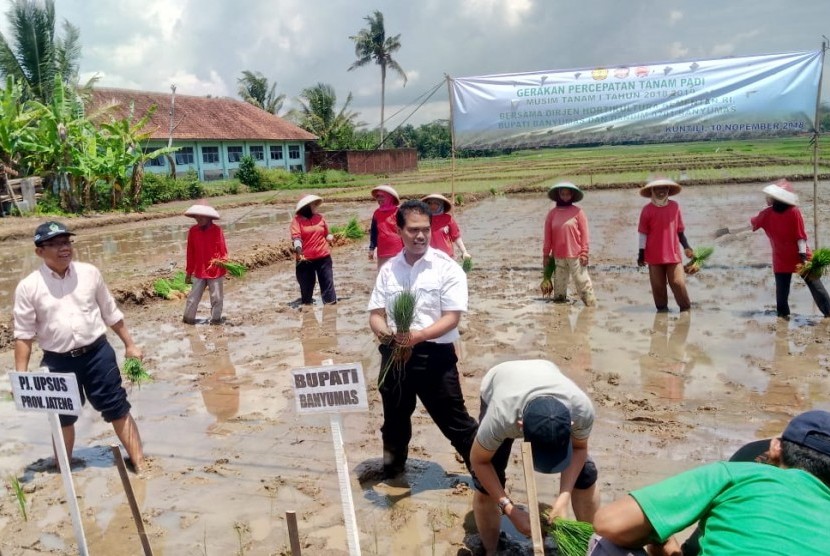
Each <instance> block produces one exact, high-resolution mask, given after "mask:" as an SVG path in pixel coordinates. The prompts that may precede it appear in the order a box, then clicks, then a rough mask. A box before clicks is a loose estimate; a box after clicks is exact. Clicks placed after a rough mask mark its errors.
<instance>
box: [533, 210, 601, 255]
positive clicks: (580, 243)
mask: <svg viewBox="0 0 830 556" xmlns="http://www.w3.org/2000/svg"><path fill="white" fill-rule="evenodd" d="M544 237H545V239H544V242H543V244H542V255H551V254H553V257H554V258H555V259H575V258H577V257H579V256H580V255H588V243H589V240H590V237H589V235H588V219H587V218H586V217H585V213H584V212H583V211H582V209H581V208H579V207H578V206H576V205H570V206H566V207H553V208H552V209H550V212H548V217H547V218H546V219H545V236H544Z"/></svg>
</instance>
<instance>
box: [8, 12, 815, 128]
mask: <svg viewBox="0 0 830 556" xmlns="http://www.w3.org/2000/svg"><path fill="white" fill-rule="evenodd" d="M55 4H56V11H57V15H58V20H59V21H63V19H67V20H69V21H70V22H71V23H73V24H74V25H76V26H77V27H79V28H80V30H81V44H82V47H83V51H82V59H81V73H82V78H84V79H86V78H88V77H90V76H92V75H98V76H100V78H101V79H100V82H99V83H100V85H101V86H108V87H121V88H130V89H145V90H152V91H169V90H170V85H171V84H173V83H175V84H176V86H177V94H191V95H207V94H211V95H219V96H232V97H237V96H238V95H237V79H238V78H239V76H240V74H241V72H242V71H243V70H246V69H247V70H252V71H259V72H262V73H263V74H264V75H265V76H267V77H268V78H269V80H270V81H272V82H273V81H276V82H277V89H278V91H279V92H282V93H285V94H286V95H287V96H288V97H289V98H291V97H295V96H296V95H298V94H299V93H300V91H301V90H302V89H303V88H305V87H309V86H312V85H314V84H316V83H318V82H323V83H328V84H331V85H332V86H333V87H334V89H335V91H336V92H337V96H338V106H339V105H340V103H342V101H343V100H344V99H345V98H346V96H347V95H348V93H349V92H351V93H352V94H353V95H354V100H353V103H352V107H353V109H354V110H356V111H358V112H359V113H360V119H361V120H362V121H364V122H367V123H368V124H370V125H371V126H376V125H377V124H378V122H379V119H380V109H379V104H380V69H379V68H378V67H377V66H375V65H370V66H366V67H364V68H360V69H357V70H353V71H347V68H348V67H349V66H350V65H351V64H352V62H353V61H354V60H355V54H354V43H353V42H352V41H351V40H350V39H349V36H350V35H354V34H356V33H357V32H358V31H359V30H360V29H361V28H363V27H364V26H365V25H366V22H365V21H364V17H365V16H367V15H369V14H370V13H372V12H373V11H374V10H380V11H381V12H383V14H384V19H385V23H386V31H387V35H394V34H400V42H401V44H402V47H401V49H400V50H399V51H398V52H397V54H396V55H395V58H396V60H397V61H398V63H399V64H400V65H401V67H402V68H403V69H404V70H405V71H406V74H407V77H408V82H407V84H406V86H405V87H404V86H403V82H402V80H401V79H400V78H399V77H398V76H397V75H396V74H394V73H391V74H390V75H389V76H388V78H387V109H386V114H387V128H388V129H391V128H393V127H395V126H396V125H398V124H400V123H401V121H402V120H403V118H404V117H406V116H409V114H410V113H411V112H412V110H413V108H414V105H416V104H418V103H420V102H421V100H423V99H422V96H423V95H425V94H426V93H427V92H429V91H431V90H432V89H433V88H434V87H435V86H436V85H439V84H440V83H442V81H443V80H444V75H445V74H448V75H450V76H453V77H466V76H474V75H484V74H493V73H514V72H522V71H536V70H563V69H575V68H591V67H596V66H614V65H634V64H646V63H653V62H668V61H676V60H694V59H701V58H720V57H726V56H743V55H755V54H772V53H780V52H792V51H806V50H818V49H819V48H820V45H821V41H822V33H826V34H828V35H830V27H828V22H830V0H791V1H789V2H782V1H781V0H579V1H575V0H417V1H413V0H374V1H366V0H56V2H55ZM0 5H4V8H5V9H4V10H3V11H4V12H5V11H6V10H7V9H8V6H9V0H0ZM2 19H3V21H2V23H0V30H2V31H3V32H4V34H5V33H6V26H5V18H2ZM827 74H828V72H827V71H825V76H826V75H827ZM828 89H830V80H828V79H827V78H826V77H825V84H824V86H823V94H822V97H823V99H825V100H827V99H830V90H828ZM407 107H409V108H407ZM401 109H403V111H402V112H401V113H400V114H399V115H398V116H396V117H395V118H394V119H391V120H390V115H392V114H393V113H395V112H398V111H399V110H401ZM447 117H449V105H448V102H447V89H446V86H443V87H441V88H440V89H439V91H438V92H437V93H436V94H435V96H433V97H432V98H431V99H430V101H429V102H428V103H427V104H425V105H424V106H423V107H422V108H420V109H419V110H418V111H417V112H416V113H415V114H414V115H413V116H411V117H410V119H409V123H413V124H415V125H419V124H422V123H426V122H429V121H432V120H434V119H437V118H447Z"/></svg>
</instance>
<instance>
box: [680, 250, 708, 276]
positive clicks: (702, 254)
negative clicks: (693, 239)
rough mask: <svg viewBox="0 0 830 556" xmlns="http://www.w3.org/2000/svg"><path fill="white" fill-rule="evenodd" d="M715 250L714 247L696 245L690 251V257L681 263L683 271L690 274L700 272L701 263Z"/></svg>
mask: <svg viewBox="0 0 830 556" xmlns="http://www.w3.org/2000/svg"><path fill="white" fill-rule="evenodd" d="M714 252H715V248H714V247H698V248H697V249H695V250H694V253H692V259H691V260H690V261H689V262H688V263H686V264H685V265H683V272H685V273H686V274H689V275H692V274H697V273H698V272H700V269H701V268H703V264H704V263H705V262H706V261H707V260H708V259H709V257H711V256H712V253H714Z"/></svg>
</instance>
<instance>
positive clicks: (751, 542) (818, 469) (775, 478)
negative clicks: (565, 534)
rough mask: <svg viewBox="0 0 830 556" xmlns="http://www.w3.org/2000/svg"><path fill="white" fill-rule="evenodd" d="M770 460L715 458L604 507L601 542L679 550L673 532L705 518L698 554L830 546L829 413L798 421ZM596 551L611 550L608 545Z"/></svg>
mask: <svg viewBox="0 0 830 556" xmlns="http://www.w3.org/2000/svg"><path fill="white" fill-rule="evenodd" d="M769 463H770V464H771V465H763V464H758V463H743V462H718V463H713V464H710V465H705V466H703V467H700V468H698V469H693V470H691V471H687V472H685V473H681V474H680V475H677V476H675V477H671V478H669V479H666V480H664V481H662V482H660V483H657V484H655V485H651V486H648V487H645V488H642V489H639V490H635V491H633V492H631V493H630V494H629V495H628V496H626V497H625V498H623V499H621V500H617V501H616V502H613V503H612V504H609V505H608V506H605V507H603V508H600V510H599V511H598V512H597V514H596V516H595V519H594V527H595V529H596V531H597V533H598V534H599V535H601V536H602V537H603V543H613V544H614V545H617V546H620V547H628V548H635V547H643V546H645V545H651V549H652V554H668V555H672V556H675V555H680V554H682V553H681V550H680V547H679V545H678V543H677V542H676V541H675V540H674V539H673V537H672V535H674V534H675V533H677V532H679V531H682V530H683V529H685V528H686V527H688V526H690V525H692V524H694V523H695V522H697V521H700V529H701V531H702V534H701V537H700V550H701V551H700V554H702V555H704V556H706V555H711V554H715V555H720V554H729V555H730V556H740V555H747V556H749V555H757V554H781V555H787V556H797V555H802V554H803V555H808V554H809V555H813V554H819V553H822V552H823V551H825V550H827V547H828V546H830V528H828V527H827V516H828V515H830V413H828V412H827V411H808V412H806V413H802V414H801V415H798V416H797V417H795V418H793V420H792V421H790V423H789V424H788V425H787V428H786V429H785V430H784V432H783V434H782V435H781V437H780V438H773V439H772V441H771V442H770V451H769ZM596 553H597V554H600V553H605V554H611V553H612V552H611V550H610V547H608V548H606V549H600V550H598V551H597V552H596Z"/></svg>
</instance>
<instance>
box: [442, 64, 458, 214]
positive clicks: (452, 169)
mask: <svg viewBox="0 0 830 556" xmlns="http://www.w3.org/2000/svg"><path fill="white" fill-rule="evenodd" d="M444 77H446V78H447V93H448V95H449V101H450V156H451V161H452V162H451V164H450V201H451V202H452V203H453V204H455V128H454V125H453V110H452V78H451V77H450V76H449V75H447V74H446V73H445V74H444Z"/></svg>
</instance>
